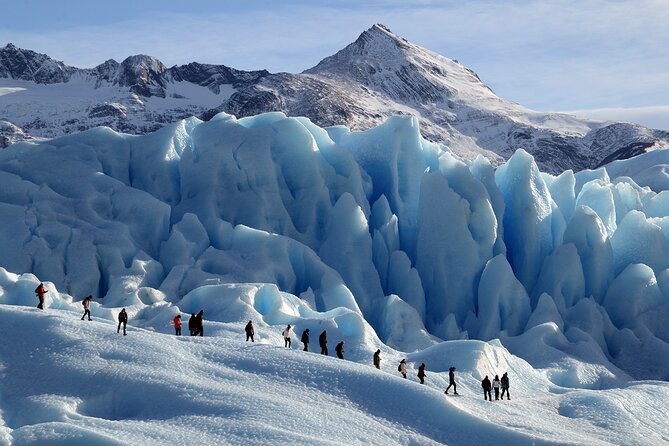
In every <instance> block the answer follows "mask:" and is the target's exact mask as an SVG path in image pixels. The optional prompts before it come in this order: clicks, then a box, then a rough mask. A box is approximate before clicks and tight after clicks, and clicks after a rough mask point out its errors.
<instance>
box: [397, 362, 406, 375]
mask: <svg viewBox="0 0 669 446" xmlns="http://www.w3.org/2000/svg"><path fill="white" fill-rule="evenodd" d="M397 371H398V372H400V373H401V374H402V377H403V378H404V379H407V360H406V359H403V360H401V361H400V365H398V366H397Z"/></svg>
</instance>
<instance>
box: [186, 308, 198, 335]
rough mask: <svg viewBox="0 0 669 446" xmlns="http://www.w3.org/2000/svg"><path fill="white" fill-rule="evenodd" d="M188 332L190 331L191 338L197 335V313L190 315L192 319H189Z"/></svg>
mask: <svg viewBox="0 0 669 446" xmlns="http://www.w3.org/2000/svg"><path fill="white" fill-rule="evenodd" d="M188 330H189V331H190V335H191V336H195V335H196V334H197V318H196V317H195V313H191V314H190V318H189V319H188Z"/></svg>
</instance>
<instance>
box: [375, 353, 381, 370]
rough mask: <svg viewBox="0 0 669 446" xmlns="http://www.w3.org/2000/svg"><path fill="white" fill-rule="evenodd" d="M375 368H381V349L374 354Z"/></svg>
mask: <svg viewBox="0 0 669 446" xmlns="http://www.w3.org/2000/svg"><path fill="white" fill-rule="evenodd" d="M374 367H376V368H377V369H380V368H381V349H380V348H379V349H377V350H376V353H374Z"/></svg>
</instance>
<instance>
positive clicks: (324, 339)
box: [318, 330, 328, 356]
mask: <svg viewBox="0 0 669 446" xmlns="http://www.w3.org/2000/svg"><path fill="white" fill-rule="evenodd" d="M318 345H320V346H321V355H325V356H327V355H328V333H327V331H325V330H323V333H321V335H320V336H319V337H318Z"/></svg>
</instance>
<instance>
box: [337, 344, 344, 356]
mask: <svg viewBox="0 0 669 446" xmlns="http://www.w3.org/2000/svg"><path fill="white" fill-rule="evenodd" d="M335 351H336V352H337V358H339V359H344V341H341V342H340V343H339V344H337V346H336V347H335Z"/></svg>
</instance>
